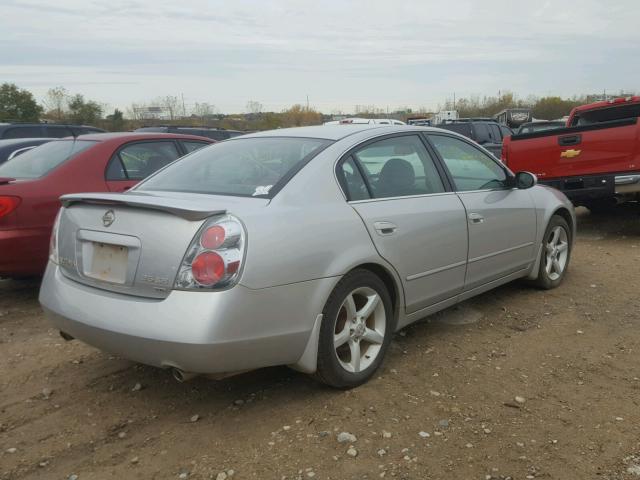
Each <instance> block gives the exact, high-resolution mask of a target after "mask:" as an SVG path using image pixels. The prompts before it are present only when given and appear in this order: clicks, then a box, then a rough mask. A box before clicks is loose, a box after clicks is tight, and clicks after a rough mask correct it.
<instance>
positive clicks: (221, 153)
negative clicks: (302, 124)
mask: <svg viewBox="0 0 640 480" xmlns="http://www.w3.org/2000/svg"><path fill="white" fill-rule="evenodd" d="M330 143H331V142H330V141H329V140H323V139H318V138H290V137H286V138H285V137H280V138H276V137H270V138H241V139H238V140H233V141H230V142H222V143H218V144H216V145H211V146H209V147H205V148H202V149H200V150H197V151H195V152H193V153H191V154H189V155H187V156H186V157H184V158H182V159H181V160H178V161H176V162H174V163H172V164H171V165H169V166H168V167H167V168H164V169H163V170H161V171H160V172H158V173H157V174H156V175H153V176H152V177H149V179H147V180H146V181H144V182H143V183H141V184H140V185H139V186H138V187H137V188H136V190H141V191H145V190H147V191H171V192H190V193H208V194H212V195H239V196H246V197H262V198H264V197H267V198H271V197H272V196H273V195H275V193H277V191H278V190H280V189H281V188H282V186H283V185H284V184H285V183H286V182H287V181H288V180H289V179H290V178H291V177H292V176H293V175H295V173H296V172H297V171H298V170H299V169H300V168H302V167H303V166H304V165H305V164H306V163H307V162H308V161H309V160H311V159H312V158H313V157H314V156H316V155H317V154H318V153H319V152H320V151H321V150H322V149H323V148H325V147H326V146H327V145H329V144H330Z"/></svg>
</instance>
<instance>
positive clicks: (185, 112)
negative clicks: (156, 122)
mask: <svg viewBox="0 0 640 480" xmlns="http://www.w3.org/2000/svg"><path fill="white" fill-rule="evenodd" d="M180 96H181V97H182V116H183V117H186V116H187V109H186V108H185V106H184V93H181V94H180Z"/></svg>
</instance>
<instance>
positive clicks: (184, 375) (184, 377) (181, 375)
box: [171, 368, 198, 383]
mask: <svg viewBox="0 0 640 480" xmlns="http://www.w3.org/2000/svg"><path fill="white" fill-rule="evenodd" d="M171 374H172V375H173V378H175V379H176V380H177V381H178V382H180V383H184V382H188V381H189V380H193V379H194V378H196V377H197V376H198V374H197V373H193V372H185V371H183V370H180V369H179V368H173V369H171Z"/></svg>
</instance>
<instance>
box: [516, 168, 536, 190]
mask: <svg viewBox="0 0 640 480" xmlns="http://www.w3.org/2000/svg"><path fill="white" fill-rule="evenodd" d="M537 183H538V177H536V176H535V175H534V174H533V173H530V172H518V173H516V187H517V188H520V189H522V190H525V189H527V188H531V187H533V186H535V185H536V184H537Z"/></svg>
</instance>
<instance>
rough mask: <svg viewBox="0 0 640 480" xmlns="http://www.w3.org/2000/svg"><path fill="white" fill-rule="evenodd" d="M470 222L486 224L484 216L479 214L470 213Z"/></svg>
mask: <svg viewBox="0 0 640 480" xmlns="http://www.w3.org/2000/svg"><path fill="white" fill-rule="evenodd" d="M469 221H470V222H471V223H482V222H484V217H483V216H482V215H480V214H479V213H470V214H469Z"/></svg>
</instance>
